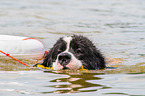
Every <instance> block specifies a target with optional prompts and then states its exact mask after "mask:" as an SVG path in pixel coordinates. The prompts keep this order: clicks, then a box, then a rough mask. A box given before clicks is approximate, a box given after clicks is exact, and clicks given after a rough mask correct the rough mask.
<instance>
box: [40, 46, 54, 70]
mask: <svg viewBox="0 0 145 96" xmlns="http://www.w3.org/2000/svg"><path fill="white" fill-rule="evenodd" d="M52 53H53V48H52V49H51V50H50V51H49V52H48V53H47V55H46V56H45V58H44V61H43V63H42V65H43V66H45V67H51V66H52V56H53V54H52Z"/></svg>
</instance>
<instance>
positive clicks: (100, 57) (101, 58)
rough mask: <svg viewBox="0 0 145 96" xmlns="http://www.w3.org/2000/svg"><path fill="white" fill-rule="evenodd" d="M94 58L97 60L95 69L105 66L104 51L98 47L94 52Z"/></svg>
mask: <svg viewBox="0 0 145 96" xmlns="http://www.w3.org/2000/svg"><path fill="white" fill-rule="evenodd" d="M94 60H95V66H93V67H94V69H103V68H105V67H106V66H105V58H104V56H103V55H102V53H101V52H100V51H99V50H97V49H96V51H95V52H94Z"/></svg>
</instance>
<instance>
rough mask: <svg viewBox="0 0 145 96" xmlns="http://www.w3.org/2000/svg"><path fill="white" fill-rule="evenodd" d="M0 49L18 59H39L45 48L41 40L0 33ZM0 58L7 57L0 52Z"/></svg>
mask: <svg viewBox="0 0 145 96" xmlns="http://www.w3.org/2000/svg"><path fill="white" fill-rule="evenodd" d="M0 50H1V51H3V52H5V53H8V54H10V55H11V56H13V57H15V58H18V59H28V60H30V59H41V58H42V57H43V56H44V53H45V48H44V45H43V43H42V42H41V41H39V40H37V39H34V38H29V37H21V36H11V35H0ZM0 58H7V57H6V56H5V55H4V54H2V53H0Z"/></svg>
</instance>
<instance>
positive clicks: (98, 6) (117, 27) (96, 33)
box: [0, 0, 145, 96]
mask: <svg viewBox="0 0 145 96" xmlns="http://www.w3.org/2000/svg"><path fill="white" fill-rule="evenodd" d="M144 5H145V1H144V0H109V1H108V0H0V34H9V35H17V36H28V37H34V38H37V39H39V40H41V41H42V42H43V43H44V45H45V47H46V49H47V50H48V49H49V48H51V47H52V46H53V44H54V43H55V42H56V40H57V39H58V38H59V37H62V36H66V35H72V34H81V35H84V36H87V37H88V38H90V39H91V40H92V41H93V42H94V44H95V45H96V46H97V47H98V48H99V49H101V51H102V52H103V53H104V55H105V56H106V58H107V59H108V60H107V62H108V64H107V66H117V67H119V68H117V69H114V70H111V69H107V70H101V71H95V72H94V71H93V72H92V71H91V72H90V71H89V72H52V71H47V72H43V70H39V69H35V68H29V67H25V66H23V65H20V64H19V63H17V62H15V61H13V60H2V59H0V70H1V71H0V78H1V79H0V95H2V96H9V95H11V96H16V95H19V96H21V95H29V96H33V95H36V96H37V95H38V96H40V95H59V94H64V95H68V94H69V95H73V96H74V95H79V96H80V95H83V94H85V95H101V96H102V95H104V96H113V95H114V96H117V95H121V96H144V95H145V92H144V89H145V87H144V86H143V85H145V83H144V81H145V75H144V72H145V61H144V60H145V43H144V42H145V11H144V10H145V6H144ZM24 62H26V63H28V64H32V65H33V64H35V63H36V62H37V61H35V60H33V61H31V62H30V61H24ZM21 70H22V71H21ZM118 73H119V74H118Z"/></svg>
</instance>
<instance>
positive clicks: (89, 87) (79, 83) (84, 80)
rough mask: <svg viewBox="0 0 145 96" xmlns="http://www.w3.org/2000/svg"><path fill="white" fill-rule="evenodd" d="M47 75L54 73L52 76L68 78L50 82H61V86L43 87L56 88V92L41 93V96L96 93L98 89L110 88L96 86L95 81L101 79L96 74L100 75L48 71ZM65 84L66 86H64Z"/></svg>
mask: <svg viewBox="0 0 145 96" xmlns="http://www.w3.org/2000/svg"><path fill="white" fill-rule="evenodd" d="M48 73H54V74H65V75H69V77H65V78H58V79H54V80H51V81H50V82H63V84H58V83H56V85H53V86H45V87H53V88H56V90H54V91H51V92H42V93H43V94H47V93H77V92H93V91H97V90H98V89H108V88H110V87H107V86H105V85H101V84H97V80H100V79H102V78H100V77H97V75H98V74H101V73H79V72H74V74H73V72H71V71H70V72H69V71H67V72H65V71H63V72H59V73H56V72H51V71H48ZM90 80H93V81H94V80H95V81H96V83H92V82H91V81H90ZM65 83H66V84H65Z"/></svg>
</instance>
